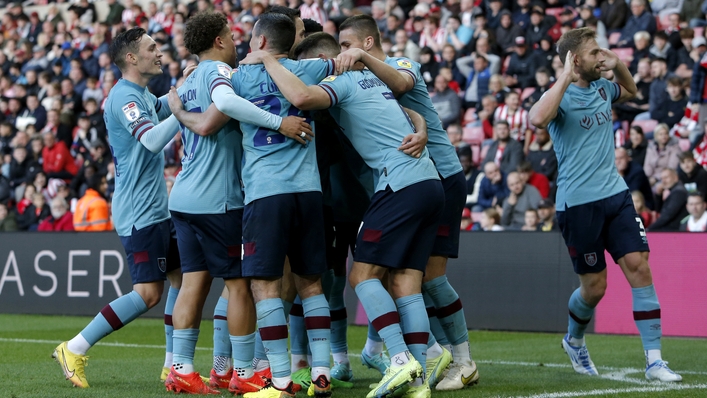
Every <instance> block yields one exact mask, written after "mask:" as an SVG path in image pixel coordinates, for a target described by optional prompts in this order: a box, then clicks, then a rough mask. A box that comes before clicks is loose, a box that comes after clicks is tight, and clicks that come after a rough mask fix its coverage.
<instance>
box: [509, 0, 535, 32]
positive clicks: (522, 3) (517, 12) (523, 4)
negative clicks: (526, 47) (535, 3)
mask: <svg viewBox="0 0 707 398" xmlns="http://www.w3.org/2000/svg"><path fill="white" fill-rule="evenodd" d="M515 5H516V7H514V8H513V21H515V23H516V24H517V25H518V27H520V28H521V29H523V30H526V29H528V25H530V12H531V9H530V0H517V1H516V4H515Z"/></svg>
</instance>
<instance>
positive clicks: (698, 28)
mask: <svg viewBox="0 0 707 398" xmlns="http://www.w3.org/2000/svg"><path fill="white" fill-rule="evenodd" d="M692 30H694V31H695V37H701V36H702V34H703V33H705V28H704V27H703V26H695V27H694V28H692Z"/></svg>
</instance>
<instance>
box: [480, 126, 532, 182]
mask: <svg viewBox="0 0 707 398" xmlns="http://www.w3.org/2000/svg"><path fill="white" fill-rule="evenodd" d="M493 131H494V136H495V137H496V140H494V141H493V143H492V144H491V146H490V147H489V150H488V152H487V153H486V157H485V158H484V164H486V163H488V162H494V163H495V164H496V165H498V166H499V167H500V168H501V170H502V171H503V173H505V174H507V173H511V172H514V171H515V170H516V168H517V167H518V165H519V164H520V162H521V161H522V160H523V146H522V145H521V144H520V143H518V141H516V140H513V139H511V136H510V128H509V125H508V122H507V121H506V120H503V119H498V118H496V122H495V124H494V128H493Z"/></svg>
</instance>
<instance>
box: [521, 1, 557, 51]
mask: <svg viewBox="0 0 707 398" xmlns="http://www.w3.org/2000/svg"><path fill="white" fill-rule="evenodd" d="M550 28H552V25H550V24H549V23H548V21H547V19H545V10H543V8H542V7H541V6H539V5H535V6H533V9H532V10H531V11H530V21H529V24H528V27H526V28H525V31H526V33H525V40H526V41H527V43H528V45H529V46H535V45H536V44H539V43H540V40H542V38H543V37H545V36H547V34H548V32H549V31H550Z"/></svg>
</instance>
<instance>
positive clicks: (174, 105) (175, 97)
mask: <svg viewBox="0 0 707 398" xmlns="http://www.w3.org/2000/svg"><path fill="white" fill-rule="evenodd" d="M167 103H168V104H169V110H171V111H172V114H173V115H177V114H178V113H179V112H181V111H183V110H184V104H182V100H181V99H180V98H179V94H177V89H176V88H174V86H172V87H170V89H169V93H168V94H167Z"/></svg>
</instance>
